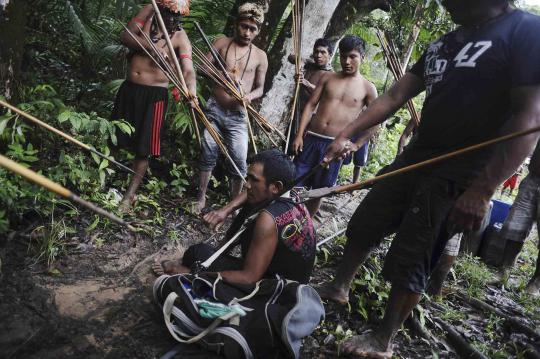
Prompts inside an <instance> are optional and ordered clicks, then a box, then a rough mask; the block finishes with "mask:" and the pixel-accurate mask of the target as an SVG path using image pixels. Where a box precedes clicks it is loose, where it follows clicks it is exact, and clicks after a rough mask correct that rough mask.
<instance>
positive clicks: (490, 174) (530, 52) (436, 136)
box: [319, 0, 540, 358]
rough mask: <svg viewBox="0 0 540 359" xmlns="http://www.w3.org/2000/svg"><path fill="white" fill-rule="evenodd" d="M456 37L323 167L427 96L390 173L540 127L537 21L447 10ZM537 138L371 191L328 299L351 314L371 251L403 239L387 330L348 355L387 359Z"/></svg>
mask: <svg viewBox="0 0 540 359" xmlns="http://www.w3.org/2000/svg"><path fill="white" fill-rule="evenodd" d="M443 5H444V6H445V7H446V9H447V10H448V11H449V13H450V15H451V16H452V19H453V20H454V22H456V23H457V24H459V25H462V26H460V27H459V28H458V29H456V30H455V31H452V32H450V33H448V34H446V35H444V36H443V37H441V38H440V39H439V40H437V41H435V42H433V43H432V44H431V45H430V47H429V48H428V50H427V51H426V52H425V53H424V55H423V56H422V57H421V58H420V60H419V61H418V63H417V64H416V65H414V66H413V68H412V69H411V70H410V71H409V72H408V73H407V74H406V75H405V76H404V77H403V78H402V79H401V80H399V81H398V82H397V83H396V84H395V85H394V86H393V87H392V88H391V89H390V90H389V91H388V92H387V93H386V94H384V95H382V96H380V97H379V98H378V99H377V100H375V101H374V102H373V103H372V104H371V105H370V106H369V108H368V109H367V110H366V111H364V112H362V113H361V114H360V116H359V117H358V119H357V120H356V121H355V122H353V123H352V124H350V125H349V126H348V127H347V128H346V129H345V130H343V131H342V132H341V134H340V135H339V136H338V137H337V138H336V139H335V141H334V142H333V143H332V144H331V145H330V146H329V148H328V150H327V154H326V160H328V161H329V160H332V159H334V158H337V157H343V156H344V155H346V154H348V153H349V152H350V151H351V150H355V149H356V148H357V146H356V145H355V144H353V143H351V141H350V139H351V138H352V137H353V136H354V135H355V134H357V133H359V132H361V131H365V130H366V129H368V128H371V127H373V126H376V125H377V124H380V123H381V122H383V121H384V120H385V119H386V118H388V117H389V116H390V115H391V114H393V113H394V112H395V111H397V110H398V109H399V108H401V107H402V106H403V105H404V104H405V103H406V102H407V100H409V99H411V98H413V97H415V96H416V95H418V94H419V93H420V92H421V91H423V90H426V100H425V103H424V107H423V110H422V122H421V123H420V125H419V127H418V129H417V134H416V136H415V137H414V139H413V140H412V141H411V143H410V144H409V145H408V146H407V147H406V148H405V150H404V151H403V153H402V154H401V155H399V156H398V157H397V158H396V159H395V161H394V162H393V163H392V164H391V165H389V166H388V167H387V168H386V171H390V170H394V169H396V168H400V167H404V166H407V165H410V164H413V163H417V162H419V161H422V160H425V159H429V158H432V157H434V156H437V155H440V154H444V153H448V152H451V151H453V150H456V149H459V148H462V147H466V146H469V145H473V144H476V143H480V142H482V141H485V140H487V139H491V138H494V137H497V136H499V135H503V134H508V133H512V132H516V131H520V130H524V129H528V128H531V127H535V126H539V125H540V66H539V65H538V59H539V58H540V17H538V16H534V15H531V14H529V13H526V12H523V11H520V10H516V9H514V8H512V7H511V6H510V5H509V3H508V1H507V0H475V1H469V0H443ZM537 140H538V135H537V134H533V135H529V136H526V137H521V138H519V139H515V140H513V141H509V142H505V143H504V144H502V145H500V146H496V147H495V146H492V147H490V148H487V149H485V150H481V151H476V152H473V153H470V154H467V155H462V156H459V157H456V158H454V159H450V160H447V161H445V162H443V163H440V164H438V165H433V166H430V167H428V168H425V169H422V170H417V171H414V172H410V173H408V174H403V175H400V176H396V177H392V178H388V179H386V180H383V181H381V182H378V183H377V184H375V185H374V186H373V188H372V190H371V191H370V192H369V194H368V195H367V196H366V197H365V199H364V201H363V202H362V204H361V205H360V206H359V207H358V209H357V210H356V213H355V214H354V216H353V218H352V219H351V221H350V222H349V227H348V229H347V237H348V241H347V245H346V247H345V251H344V257H343V260H342V262H341V264H340V266H339V268H338V271H337V273H336V277H335V279H334V280H333V281H332V282H330V283H327V284H325V285H323V286H322V287H321V288H320V289H319V293H320V294H321V297H323V298H327V299H332V300H335V301H338V302H342V303H346V302H347V301H348V293H349V286H350V284H351V282H352V280H353V278H354V276H355V274H356V271H357V269H358V268H359V266H360V265H361V264H362V263H363V262H364V261H365V260H366V258H368V256H369V254H370V253H371V251H372V249H373V248H375V247H377V246H378V245H379V244H380V243H381V241H382V239H383V238H384V237H385V236H386V235H389V234H391V233H396V236H395V238H394V240H393V243H392V246H391V248H390V250H389V252H388V254H387V256H386V260H385V264H384V269H383V275H384V277H385V278H386V279H387V280H389V281H390V282H391V283H392V290H391V293H390V297H389V300H388V304H387V307H386V311H385V316H384V319H383V321H382V324H381V326H380V327H379V328H378V329H376V330H375V331H374V332H373V333H367V334H362V335H359V336H356V337H353V338H352V339H351V340H349V341H348V342H347V343H345V345H344V351H345V352H346V353H350V354H355V355H359V356H363V357H369V358H373V357H375V358H390V357H391V355H392V339H393V337H394V335H395V334H396V332H397V330H398V329H399V327H400V326H401V324H402V323H403V321H404V320H405V318H407V316H408V315H409V314H410V312H411V311H412V309H413V308H414V306H415V305H416V304H417V303H418V301H419V300H420V297H421V293H422V292H423V291H424V290H425V288H426V284H427V280H428V278H429V275H430V273H431V270H432V268H433V267H434V266H435V264H436V263H437V262H438V260H439V257H440V255H441V252H442V250H443V249H444V246H445V244H446V242H447V241H448V239H449V238H450V237H451V236H452V235H453V234H454V233H458V232H463V231H470V230H474V229H477V228H478V227H479V226H480V223H481V221H482V219H483V217H484V214H485V213H486V211H487V209H488V206H489V201H490V199H491V197H492V195H493V193H494V192H495V190H496V188H497V187H498V185H500V184H501V183H502V182H503V181H504V180H505V179H506V178H508V177H509V176H510V175H511V174H512V173H513V172H514V171H515V170H516V168H517V167H518V166H519V165H520V164H521V163H522V161H523V160H524V158H525V157H526V156H527V155H528V154H529V153H530V152H531V151H532V149H533V147H534V145H535V144H536V141H537Z"/></svg>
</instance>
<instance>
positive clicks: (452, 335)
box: [432, 316, 488, 359]
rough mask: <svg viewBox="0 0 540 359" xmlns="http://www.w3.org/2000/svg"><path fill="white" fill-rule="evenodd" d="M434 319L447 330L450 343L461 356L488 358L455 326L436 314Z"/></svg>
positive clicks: (470, 358) (479, 358)
mask: <svg viewBox="0 0 540 359" xmlns="http://www.w3.org/2000/svg"><path fill="white" fill-rule="evenodd" d="M432 319H433V321H434V322H435V323H437V324H438V325H439V326H440V327H441V328H442V329H443V330H444V331H445V332H446V337H447V339H448V342H449V344H450V345H452V347H453V348H454V350H455V351H456V353H457V354H458V355H459V357H460V358H467V359H488V358H487V357H486V356H485V355H484V354H482V353H480V352H479V351H478V350H476V349H475V348H474V347H473V346H472V345H471V344H469V343H468V342H467V340H465V339H464V338H463V336H462V335H461V334H460V333H459V332H458V331H457V330H456V329H455V328H454V327H453V326H451V325H450V324H448V323H446V322H445V321H444V320H442V319H440V318H437V317H435V316H432Z"/></svg>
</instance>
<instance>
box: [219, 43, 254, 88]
mask: <svg viewBox="0 0 540 359" xmlns="http://www.w3.org/2000/svg"><path fill="white" fill-rule="evenodd" d="M233 42H234V40H231V42H229V46H227V50H226V51H225V63H227V57H228V55H229V49H230V47H231V45H232V44H233ZM252 46H253V44H249V49H248V50H247V51H246V53H245V54H244V55H242V57H240V58H237V57H236V44H235V45H234V66H233V69H232V73H233V74H234V75H235V77H236V73H237V72H238V70H239V69H238V68H237V65H238V63H239V62H240V61H241V60H242V59H244V58H245V57H246V56H247V57H248V58H247V60H246V65H245V66H244V70H243V71H242V76H241V77H240V81H242V80H243V79H244V74H245V73H246V70H247V67H248V64H249V60H250V59H251V50H252Z"/></svg>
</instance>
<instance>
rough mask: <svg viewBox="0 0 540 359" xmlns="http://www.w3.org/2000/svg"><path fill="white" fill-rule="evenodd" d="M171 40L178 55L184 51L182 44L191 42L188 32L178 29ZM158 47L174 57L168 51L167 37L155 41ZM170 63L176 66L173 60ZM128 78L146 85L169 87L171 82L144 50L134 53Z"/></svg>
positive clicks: (170, 56) (159, 35)
mask: <svg viewBox="0 0 540 359" xmlns="http://www.w3.org/2000/svg"><path fill="white" fill-rule="evenodd" d="M147 26H148V24H147V25H145V31H147V30H148V29H147ZM157 36H158V37H161V32H160V33H159V34H158V35H157ZM171 42H172V44H173V47H174V50H175V51H176V52H177V54H176V56H178V53H183V51H182V44H183V43H186V42H187V43H189V40H188V38H187V35H186V32H185V31H184V30H181V31H177V32H175V33H174V35H173V36H172V38H171ZM155 45H156V47H157V48H158V49H160V50H162V52H164V53H166V54H168V56H169V58H172V55H171V54H170V52H169V51H168V47H167V43H166V40H165V39H160V40H159V41H157V42H156V43H155ZM169 65H171V66H172V67H173V68H174V64H173V63H172V61H170V62H169ZM128 79H129V80H130V81H132V82H134V83H137V84H139V85H146V86H160V87H167V86H168V84H169V79H168V78H167V76H166V75H165V73H163V71H161V69H160V68H159V67H158V66H157V65H156V64H155V63H154V61H153V60H152V59H151V58H150V57H148V55H146V53H145V52H143V50H141V51H140V52H136V53H134V54H133V56H132V58H131V61H130V66H129V72H128Z"/></svg>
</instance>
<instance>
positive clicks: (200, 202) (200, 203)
mask: <svg viewBox="0 0 540 359" xmlns="http://www.w3.org/2000/svg"><path fill="white" fill-rule="evenodd" d="M205 207H206V198H205V197H203V198H199V199H198V200H197V207H195V210H196V211H197V213H196V214H201V213H202V210H203V209H204V208H205Z"/></svg>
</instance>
